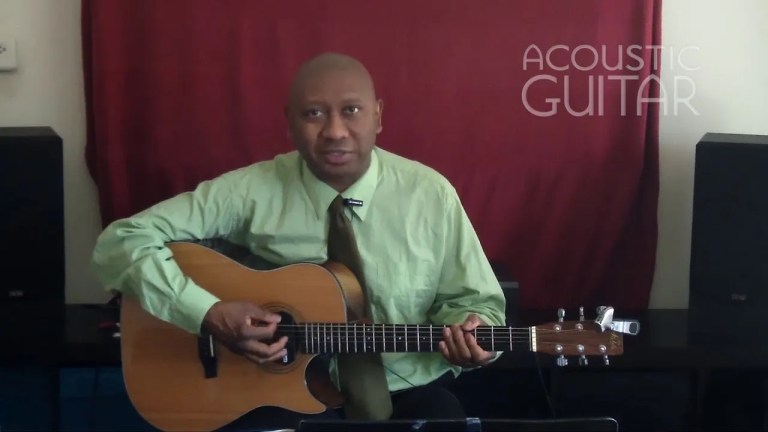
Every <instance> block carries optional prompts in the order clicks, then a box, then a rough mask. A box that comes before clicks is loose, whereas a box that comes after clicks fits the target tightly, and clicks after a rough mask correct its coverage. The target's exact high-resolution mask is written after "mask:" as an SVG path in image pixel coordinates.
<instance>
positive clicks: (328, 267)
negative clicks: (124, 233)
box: [120, 242, 623, 431]
mask: <svg viewBox="0 0 768 432" xmlns="http://www.w3.org/2000/svg"><path fill="white" fill-rule="evenodd" d="M168 247H169V248H170V249H171V250H172V252H173V259H174V260H175V261H176V262H177V263H178V265H179V267H180V268H181V270H182V272H183V273H184V274H185V275H186V276H187V277H189V278H191V279H192V280H193V281H194V282H195V283H197V284H198V285H199V286H201V287H202V288H204V289H206V290H208V291H210V292H211V293H213V294H214V295H216V296H217V297H218V298H220V299H222V300H230V301H231V300H240V301H250V302H253V303H255V304H257V305H261V306H262V307H264V308H266V309H268V310H272V311H275V312H278V313H280V314H281V315H282V317H283V319H282V321H281V323H280V324H279V325H278V334H277V336H276V337H280V336H282V335H287V336H288V338H289V343H288V354H287V355H286V356H285V357H284V358H283V359H282V360H280V361H277V362H273V363H267V364H256V363H254V362H252V361H250V360H248V359H246V358H245V357H242V356H240V355H237V354H234V353H232V352H230V351H229V350H227V349H226V348H223V347H219V346H218V345H217V343H216V341H215V340H214V339H213V338H211V337H209V336H205V335H202V336H198V335H193V334H190V333H188V332H186V331H183V330H181V329H179V328H178V327H175V326H173V325H171V324H169V323H167V322H165V321H162V320H160V319H158V318H155V317H154V316H152V315H150V314H149V313H147V312H146V311H144V310H143V309H142V307H141V306H140V304H139V303H138V302H137V300H136V299H135V298H132V297H130V296H126V295H124V296H123V297H122V299H121V306H120V308H121V317H120V328H121V356H122V368H123V374H124V380H125V385H126V391H127V394H128V396H129V398H130V400H131V403H132V404H133V405H134V407H135V408H136V410H137V411H138V412H139V414H140V415H141V416H142V417H143V418H144V419H145V420H147V421H148V422H149V423H150V424H152V425H153V426H155V427H156V428H158V429H160V430H164V431H171V430H174V431H175V430H180V431H198V430H201V431H203V430H206V431H210V430H214V429H218V428H221V427H223V426H226V425H227V424H229V423H231V422H233V421H234V420H236V419H237V418H239V417H240V416H242V415H244V414H246V413H248V412H249V411H251V410H253V409H256V408H259V407H262V406H277V407H282V408H285V409H288V410H292V411H295V412H301V413H319V412H322V411H323V410H325V409H326V408H327V407H338V406H340V405H341V404H342V403H343V399H342V397H341V395H340V393H339V392H338V390H337V389H336V387H335V386H334V385H333V383H332V382H331V380H330V378H329V375H328V368H327V363H325V362H323V361H313V360H318V359H319V358H322V357H324V355H332V354H335V353H363V352H433V351H438V348H437V346H438V342H440V339H441V335H442V328H443V326H440V325H431V324H369V323H350V322H348V321H347V313H348V312H347V308H348V307H351V305H352V304H355V303H356V304H355V305H354V307H360V302H361V301H362V298H363V297H362V292H361V290H360V285H359V283H358V282H357V280H356V279H355V277H354V275H353V274H352V273H351V272H350V271H349V270H348V269H347V268H346V267H344V266H343V265H341V264H339V263H335V262H328V263H326V264H324V265H318V264H311V263H297V264H291V265H287V266H284V267H279V268H276V269H273V270H254V269H252V268H250V267H246V266H245V265H243V264H241V263H239V262H237V261H235V260H234V259H232V258H230V257H229V256H227V255H224V254H222V253H220V252H218V251H216V250H214V249H212V248H209V247H206V246H203V245H200V244H196V243H187V242H176V243H169V244H168ZM605 318H606V317H605V314H603V315H602V316H601V317H599V318H598V319H596V320H595V321H588V320H584V319H583V316H582V319H581V320H578V321H562V318H561V320H558V321H556V322H552V323H548V324H543V325H538V326H534V327H524V328H513V327H503V326H484V327H479V328H477V329H476V330H474V332H473V334H474V335H475V337H476V339H477V341H478V343H479V344H480V346H482V347H483V348H484V349H486V350H488V351H521V352H523V351H525V352H536V353H546V354H551V355H557V356H564V355H579V356H591V355H599V356H606V357H605V358H606V359H607V356H609V355H620V354H622V353H623V342H622V335H621V333H620V332H617V331H613V330H611V328H610V322H606V321H605ZM608 319H609V320H610V317H608ZM601 320H603V321H602V322H601ZM326 357H327V356H326ZM560 358H561V359H562V358H563V357H560ZM582 358H583V357H582Z"/></svg>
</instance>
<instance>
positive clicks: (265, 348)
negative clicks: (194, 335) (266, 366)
mask: <svg viewBox="0 0 768 432" xmlns="http://www.w3.org/2000/svg"><path fill="white" fill-rule="evenodd" d="M279 322H280V315H278V314H275V313H272V312H269V311H266V310H264V309H262V308H260V307H258V306H256V305H254V304H251V303H247V302H225V301H220V302H218V303H216V304H214V305H213V306H212V307H211V308H210V309H209V310H208V313H206V314H205V318H204V319H203V328H204V329H206V330H208V331H209V332H210V333H211V334H212V335H213V337H214V338H215V339H216V340H217V341H219V342H221V343H222V344H223V345H224V346H226V347H227V348H228V349H229V350H230V351H232V352H234V353H236V354H240V355H243V356H245V357H247V358H248V359H250V360H253V361H254V362H256V363H265V362H269V361H275V360H277V359H279V358H280V357H283V356H284V355H285V354H286V350H285V344H286V342H288V338H287V337H285V336H283V337H282V338H280V339H279V340H278V341H276V342H273V343H269V339H272V338H273V337H274V334H275V330H277V323H279Z"/></svg>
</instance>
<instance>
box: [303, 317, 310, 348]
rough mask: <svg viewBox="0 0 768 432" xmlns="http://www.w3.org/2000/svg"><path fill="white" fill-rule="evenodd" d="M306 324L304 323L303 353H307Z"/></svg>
mask: <svg viewBox="0 0 768 432" xmlns="http://www.w3.org/2000/svg"><path fill="white" fill-rule="evenodd" d="M307 326H308V324H307V323H304V352H305V353H308V352H309V339H307Z"/></svg>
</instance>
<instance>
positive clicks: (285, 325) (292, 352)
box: [270, 311, 298, 366]
mask: <svg viewBox="0 0 768 432" xmlns="http://www.w3.org/2000/svg"><path fill="white" fill-rule="evenodd" d="M279 314H280V316H281V317H282V318H281V320H280V324H279V325H278V326H277V331H276V332H275V337H274V339H273V340H272V341H270V343H272V342H276V341H277V340H279V339H280V338H281V337H283V336H287V337H288V343H287V344H285V348H286V351H287V353H286V355H285V356H283V358H281V359H278V360H277V361H276V363H277V364H279V365H283V366H287V365H289V364H291V363H293V362H294V361H295V360H296V347H297V345H298V340H297V339H298V338H297V334H296V327H295V326H294V324H296V320H294V319H293V316H291V314H289V313H288V312H285V311H280V312H279Z"/></svg>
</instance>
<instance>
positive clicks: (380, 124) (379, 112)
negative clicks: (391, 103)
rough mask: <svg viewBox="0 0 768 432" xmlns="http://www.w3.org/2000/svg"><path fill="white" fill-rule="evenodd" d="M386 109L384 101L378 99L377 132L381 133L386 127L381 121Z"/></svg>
mask: <svg viewBox="0 0 768 432" xmlns="http://www.w3.org/2000/svg"><path fill="white" fill-rule="evenodd" d="M383 111H384V101H383V100H381V99H379V100H377V101H376V121H377V122H378V123H379V124H378V127H377V128H376V133H380V132H381V130H382V129H384V127H383V126H382V123H381V114H382V112H383Z"/></svg>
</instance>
